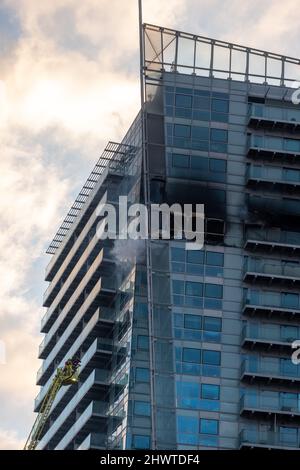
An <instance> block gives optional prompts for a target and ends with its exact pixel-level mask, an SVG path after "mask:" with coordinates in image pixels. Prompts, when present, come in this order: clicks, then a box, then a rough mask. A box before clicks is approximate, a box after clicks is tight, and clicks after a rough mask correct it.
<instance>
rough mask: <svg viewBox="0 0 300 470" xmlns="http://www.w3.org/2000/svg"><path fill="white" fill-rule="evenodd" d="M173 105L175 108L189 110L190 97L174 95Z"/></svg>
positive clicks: (190, 104)
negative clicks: (174, 104)
mask: <svg viewBox="0 0 300 470" xmlns="http://www.w3.org/2000/svg"><path fill="white" fill-rule="evenodd" d="M175 103H176V106H181V107H183V108H191V107H192V97H191V96H190V95H176V98H175Z"/></svg>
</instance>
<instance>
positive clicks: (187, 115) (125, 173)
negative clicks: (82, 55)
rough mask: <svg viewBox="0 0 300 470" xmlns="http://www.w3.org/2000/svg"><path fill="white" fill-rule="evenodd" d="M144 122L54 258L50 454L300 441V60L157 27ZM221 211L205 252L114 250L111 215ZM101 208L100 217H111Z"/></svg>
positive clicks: (144, 68) (72, 218)
mask: <svg viewBox="0 0 300 470" xmlns="http://www.w3.org/2000/svg"><path fill="white" fill-rule="evenodd" d="M142 37H143V40H142V51H141V52H142V54H141V55H142V63H141V79H142V87H141V88H142V95H143V100H142V102H143V105H142V109H141V112H140V113H139V114H138V116H137V118H136V120H135V121H134V123H133V124H132V126H131V128H130V129H129V131H128V133H127V135H126V136H125V137H124V139H123V141H122V142H121V143H119V144H117V143H113V142H110V143H109V144H108V146H107V148H106V149H105V151H104V153H103V155H102V157H101V158H100V160H99V161H98V163H97V164H96V166H95V168H94V170H93V171H92V173H91V175H90V177H89V178H88V180H87V182H86V183H85V185H84V187H83V189H82V191H81V192H80V194H79V196H78V198H77V199H76V201H75V203H74V205H73V206H72V208H71V211H70V212H69V214H68V216H67V218H66V219H65V221H64V223H63V225H62V226H61V228H60V229H59V231H58V233H57V235H56V236H55V238H54V240H53V242H52V243H51V245H50V247H49V249H48V252H49V253H51V254H52V258H51V261H50V263H49V265H48V267H47V269H46V281H48V282H49V287H48V289H47V291H46V293H45V297H44V305H45V306H46V307H47V312H46V314H45V316H44V318H43V320H42V332H44V333H45V339H44V340H43V342H42V344H41V346H40V351H39V357H40V358H41V359H43V364H42V367H41V369H40V370H39V372H38V384H39V385H41V391H40V393H39V395H38V396H37V398H36V402H35V410H36V411H39V409H40V406H41V403H42V400H43V397H44V396H45V394H46V393H47V390H48V388H49V386H50V384H51V381H52V379H53V375H54V373H55V370H56V368H57V367H58V366H60V365H62V364H63V363H64V362H65V360H66V359H68V358H69V357H80V358H81V370H80V376H79V383H78V384H77V385H70V386H69V387H63V388H61V389H60V391H59V392H58V395H57V397H56V399H55V401H54V404H53V406H52V409H51V413H50V416H49V418H48V419H47V422H46V425H45V427H44V430H43V433H42V436H41V440H40V442H39V445H38V448H39V449H116V448H117V449H120V448H121V449H139V448H143V449H145V448H150V449H151V448H152V449H191V450H192V449H240V448H245V447H248V448H249V447H266V448H271V449H273V448H274V449H276V448H283V449H290V448H299V446H300V365H297V364H294V363H293V362H292V358H291V356H292V351H293V350H292V343H293V341H294V340H295V339H300V291H299V285H300V263H299V260H300V258H299V256H300V108H299V106H298V105H297V104H293V101H294V102H295V100H292V97H293V96H294V95H293V93H294V94H295V88H294V82H295V80H297V79H300V72H299V71H300V60H299V59H293V58H289V57H282V56H280V55H277V54H273V53H268V52H266V51H260V50H257V49H251V48H248V47H243V46H240V45H236V44H229V43H226V42H222V41H218V40H213V39H209V38H205V37H201V36H195V35H192V34H188V33H182V32H179V31H173V30H170V29H167V28H162V27H157V26H152V25H144V26H143V28H142ZM119 196H127V197H128V204H131V203H136V202H143V203H144V204H145V205H146V207H149V205H150V204H151V203H156V204H162V203H167V204H169V205H171V204H173V203H179V204H181V205H183V204H194V205H195V204H204V205H205V244H204V248H203V249H202V250H187V249H186V246H185V240H177V239H174V237H173V239H170V240H163V239H155V240H153V239H152V240H146V241H145V242H143V241H134V240H128V241H127V240H113V239H106V240H101V237H100V235H101V233H102V231H103V230H105V228H104V223H103V220H106V219H105V218H103V216H100V215H99V204H100V207H102V205H103V204H104V203H106V202H110V203H111V204H113V205H114V206H115V207H116V208H118V207H119V205H120V201H119ZM97 207H98V210H97Z"/></svg>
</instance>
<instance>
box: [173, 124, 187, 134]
mask: <svg viewBox="0 0 300 470" xmlns="http://www.w3.org/2000/svg"><path fill="white" fill-rule="evenodd" d="M174 135H175V136H176V137H190V136H191V126H184V125H182V124H174Z"/></svg>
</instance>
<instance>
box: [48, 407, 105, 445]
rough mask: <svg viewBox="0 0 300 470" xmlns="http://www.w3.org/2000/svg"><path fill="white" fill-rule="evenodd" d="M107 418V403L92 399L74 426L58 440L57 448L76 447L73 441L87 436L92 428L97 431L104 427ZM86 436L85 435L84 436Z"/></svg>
mask: <svg viewBox="0 0 300 470" xmlns="http://www.w3.org/2000/svg"><path fill="white" fill-rule="evenodd" d="M105 419H106V403H102V402H99V401H91V402H90V404H89V405H88V407H87V408H86V409H85V411H84V412H83V413H82V414H81V415H80V417H79V418H78V419H77V421H76V422H75V423H74V424H73V426H72V427H71V428H70V429H69V430H68V432H67V433H66V434H65V435H64V437H63V438H62V439H61V440H60V441H59V442H58V444H57V445H56V447H55V450H64V449H67V448H69V449H70V448H71V449H72V448H74V446H73V445H72V444H71V443H72V441H73V440H74V439H75V438H76V439H78V440H79V439H80V437H81V436H82V437H83V436H86V434H87V433H89V431H90V430H91V429H93V430H94V431H96V430H97V429H99V428H100V429H101V428H103V427H104V424H103V420H105ZM83 438H84V437H83Z"/></svg>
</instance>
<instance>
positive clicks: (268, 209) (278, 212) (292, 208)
mask: <svg viewBox="0 0 300 470" xmlns="http://www.w3.org/2000/svg"><path fill="white" fill-rule="evenodd" d="M246 204H247V205H248V208H249V210H250V212H254V213H255V214H256V216H257V214H260V215H261V217H262V218H263V220H266V221H269V223H271V224H274V225H277V224H279V225H281V224H283V225H289V224H290V223H291V222H292V223H293V224H294V225H297V227H298V226H299V218H300V200H299V196H298V197H296V198H293V197H292V195H285V194H284V195H282V194H279V193H278V194H277V193H276V192H273V194H272V195H271V194H270V193H267V194H264V192H262V191H259V192H251V193H246Z"/></svg>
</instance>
